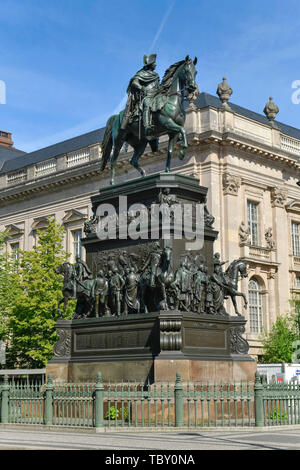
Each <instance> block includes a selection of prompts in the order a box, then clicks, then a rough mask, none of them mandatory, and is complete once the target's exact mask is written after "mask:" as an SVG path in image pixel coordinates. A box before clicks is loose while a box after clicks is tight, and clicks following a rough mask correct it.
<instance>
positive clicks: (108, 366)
mask: <svg viewBox="0 0 300 470" xmlns="http://www.w3.org/2000/svg"><path fill="white" fill-rule="evenodd" d="M245 323H246V321H245V319H244V317H229V316H224V317H221V316H218V317H217V316H212V315H198V314H195V313H190V312H180V311H163V312H162V311H161V312H154V313H148V314H140V315H128V316H123V317H111V318H109V317H107V318H105V317H103V318H90V319H83V320H60V321H59V322H58V323H57V332H58V335H59V341H58V342H57V343H56V345H55V346H54V357H53V359H52V360H51V361H49V363H48V365H47V373H49V372H51V373H52V374H53V377H54V379H56V380H60V381H71V382H78V381H80V382H82V381H87V382H89V381H94V380H95V377H96V376H97V373H98V372H99V371H101V372H102V377H103V380H104V382H109V381H111V382H122V381H125V382H127V381H130V382H132V381H135V380H136V381H138V382H144V383H147V382H148V381H150V383H153V382H166V381H170V382H171V381H174V380H175V377H176V372H181V375H182V380H183V381H201V380H203V381H210V382H211V381H218V382H220V381H224V382H227V381H228V382H232V381H233V380H238V381H241V380H242V381H248V380H253V377H254V373H255V370H256V363H255V362H254V360H253V359H252V358H251V357H250V356H249V355H248V343H247V342H246V340H244V339H243V337H242V334H243V332H244V325H245Z"/></svg>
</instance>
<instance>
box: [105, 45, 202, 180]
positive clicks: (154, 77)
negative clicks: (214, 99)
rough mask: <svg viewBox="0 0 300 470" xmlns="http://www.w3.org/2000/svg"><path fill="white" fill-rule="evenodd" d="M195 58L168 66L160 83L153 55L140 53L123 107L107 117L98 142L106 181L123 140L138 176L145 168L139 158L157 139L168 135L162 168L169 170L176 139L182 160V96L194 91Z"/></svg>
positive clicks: (112, 173) (184, 145) (184, 139)
mask: <svg viewBox="0 0 300 470" xmlns="http://www.w3.org/2000/svg"><path fill="white" fill-rule="evenodd" d="M196 63H197V58H195V59H194V61H193V60H191V59H190V58H189V56H186V58H185V59H184V60H181V61H179V62H176V63H175V64H173V65H171V66H170V67H169V68H168V69H167V70H166V72H165V74H164V77H163V79H162V82H161V83H160V79H159V75H158V74H157V73H156V72H155V68H156V54H150V55H149V56H146V55H145V56H144V66H143V68H142V69H141V70H139V71H138V72H137V73H136V74H135V75H134V76H133V77H132V79H131V80H130V82H129V85H128V88H127V93H128V99H127V103H126V107H125V110H122V111H121V112H120V113H119V114H118V115H113V116H111V117H110V118H109V119H108V121H107V124H106V128H105V134H104V138H103V142H102V167H101V170H104V169H105V168H106V166H107V164H108V162H109V164H110V184H114V178H115V165H116V162H117V159H118V156H119V153H120V151H121V148H122V146H123V144H124V143H127V144H129V145H130V146H131V147H133V150H134V152H133V156H132V158H131V160H130V163H131V165H133V166H134V167H135V168H136V169H137V170H138V171H139V173H140V174H141V175H142V176H145V170H144V169H143V168H142V167H141V166H140V164H139V159H140V157H141V156H142V155H143V153H144V151H145V149H146V146H147V144H148V143H149V145H150V147H151V150H152V151H153V152H155V151H157V150H158V138H159V136H161V135H164V134H167V135H168V136H169V144H168V153H167V160H166V171H167V172H169V171H170V166H171V157H172V153H173V150H174V147H175V145H176V143H177V141H178V140H181V141H182V148H181V150H180V152H179V158H180V159H181V160H182V159H183V158H184V156H185V151H186V149H187V146H188V144H187V136H186V132H185V129H184V123H185V111H184V99H185V98H186V97H187V96H191V95H194V96H195V93H198V86H197V84H196V82H195V77H196V74H197V72H196V69H195V65H196Z"/></svg>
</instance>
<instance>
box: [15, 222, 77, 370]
mask: <svg viewBox="0 0 300 470" xmlns="http://www.w3.org/2000/svg"><path fill="white" fill-rule="evenodd" d="M38 237H39V241H38V244H37V245H36V246H35V247H34V248H33V249H32V250H31V251H20V260H19V263H18V266H17V269H14V272H13V273H11V276H12V278H11V283H12V285H13V289H14V295H13V305H11V306H10V313H9V319H8V328H9V336H10V339H9V344H8V350H7V359H8V364H7V365H8V366H10V367H32V368H35V367H44V366H45V364H46V362H47V361H48V360H49V359H50V358H51V357H52V355H53V352H52V348H53V345H54V344H55V342H56V341H57V335H56V332H55V323H56V321H57V319H58V311H57V304H58V300H59V299H60V298H61V297H62V292H61V290H62V284H63V280H62V276H61V275H58V274H56V273H55V269H56V268H57V267H58V266H59V265H60V264H62V263H63V262H64V261H67V259H68V256H69V255H68V254H67V253H66V252H65V251H64V250H63V237H64V228H63V227H60V226H59V225H58V224H57V223H56V222H55V220H54V219H49V224H48V226H47V228H46V229H44V230H41V231H38ZM70 310H71V309H70V308H69V310H68V311H67V315H66V318H70V317H71V315H72V312H71V311H70Z"/></svg>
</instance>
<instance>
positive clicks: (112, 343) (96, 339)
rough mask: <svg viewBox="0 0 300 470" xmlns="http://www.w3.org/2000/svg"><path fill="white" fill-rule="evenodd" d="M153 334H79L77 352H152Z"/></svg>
mask: <svg viewBox="0 0 300 470" xmlns="http://www.w3.org/2000/svg"><path fill="white" fill-rule="evenodd" d="M150 336H151V332H149V330H135V331H122V332H118V333H116V332H115V331H103V332H99V333H96V332H77V333H76V335H75V352H77V351H78V352H79V351H88V350H97V351H99V350H107V349H109V350H112V349H129V348H130V349H135V348H138V349H140V348H143V349H148V350H149V351H150V348H151V338H150Z"/></svg>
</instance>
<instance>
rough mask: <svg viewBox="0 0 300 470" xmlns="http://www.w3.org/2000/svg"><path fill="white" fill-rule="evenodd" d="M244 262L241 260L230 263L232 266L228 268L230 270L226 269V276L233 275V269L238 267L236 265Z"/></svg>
mask: <svg viewBox="0 0 300 470" xmlns="http://www.w3.org/2000/svg"><path fill="white" fill-rule="evenodd" d="M242 262H243V260H241V259H240V258H239V259H235V260H233V261H232V262H231V263H230V265H229V266H228V268H227V269H226V271H225V273H226V274H229V273H231V272H232V270H233V268H234V267H235V266H236V264H238V263H242Z"/></svg>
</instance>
